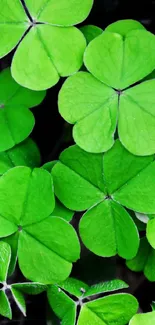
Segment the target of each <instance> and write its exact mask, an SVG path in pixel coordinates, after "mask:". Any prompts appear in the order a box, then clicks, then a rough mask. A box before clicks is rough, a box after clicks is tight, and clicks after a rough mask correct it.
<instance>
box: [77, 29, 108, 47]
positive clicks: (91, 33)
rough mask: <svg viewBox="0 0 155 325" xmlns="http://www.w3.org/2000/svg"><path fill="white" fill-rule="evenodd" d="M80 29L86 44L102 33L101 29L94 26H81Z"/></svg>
mask: <svg viewBox="0 0 155 325" xmlns="http://www.w3.org/2000/svg"><path fill="white" fill-rule="evenodd" d="M80 29H81V32H82V33H83V35H84V37H85V38H86V41H87V44H89V43H90V42H91V41H92V40H93V39H94V38H96V37H97V36H99V35H101V34H102V33H103V29H101V28H100V27H97V26H94V25H86V26H82V27H81V28H80Z"/></svg>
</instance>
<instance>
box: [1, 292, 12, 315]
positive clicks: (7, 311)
mask: <svg viewBox="0 0 155 325" xmlns="http://www.w3.org/2000/svg"><path fill="white" fill-rule="evenodd" d="M0 315H2V316H4V317H7V318H9V319H12V312H11V307H10V303H9V300H8V298H7V296H6V294H5V292H4V291H2V290H0Z"/></svg>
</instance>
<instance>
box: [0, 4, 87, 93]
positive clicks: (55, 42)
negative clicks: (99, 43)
mask: <svg viewBox="0 0 155 325" xmlns="http://www.w3.org/2000/svg"><path fill="white" fill-rule="evenodd" d="M25 5H26V7H27V9H28V12H29V15H30V17H31V21H30V20H29V17H28V16H27V15H26V13H25V10H24V7H23V5H22V4H21V2H20V1H19V0H13V1H12V4H11V6H10V4H9V1H8V0H7V2H6V3H5V4H4V0H2V3H1V7H2V12H3V15H0V28H1V30H0V31H1V35H2V39H1V46H0V57H3V56H5V55H6V54H7V53H8V52H10V51H11V50H12V49H13V48H14V47H15V46H16V45H18V42H19V41H20V40H21V42H20V43H19V46H18V47H17V50H16V51H15V54H14V57H13V62H12V66H11V71H12V75H13V78H14V79H15V80H16V81H17V82H18V83H19V84H21V85H22V86H24V87H27V88H30V89H34V90H43V89H47V88H50V87H51V86H53V85H55V84H56V83H57V82H58V81H59V78H60V76H68V75H71V74H74V73H75V72H76V71H78V70H79V69H80V67H81V66H82V62H83V53H84V50H85V47H86V41H85V38H84V36H83V34H82V33H81V32H80V31H79V30H78V29H77V28H75V27H74V26H73V25H75V24H77V23H80V22H82V21H83V20H84V19H85V18H86V17H87V16H88V14H89V12H90V10H91V8H92V5H93V0H78V1H74V0H70V2H69V4H68V1H67V0H59V3H58V2H57V1H55V0H54V1H46V2H44V0H33V1H30V0H26V1H25ZM1 7H0V8H1ZM12 12H13V14H12ZM26 30H27V33H25V32H26ZM12 35H13V36H12ZM8 40H9V42H8Z"/></svg>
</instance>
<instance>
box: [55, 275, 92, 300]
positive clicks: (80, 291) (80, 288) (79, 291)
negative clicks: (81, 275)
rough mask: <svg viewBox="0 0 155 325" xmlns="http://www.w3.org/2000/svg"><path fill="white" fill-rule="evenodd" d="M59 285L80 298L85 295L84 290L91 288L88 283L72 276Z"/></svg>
mask: <svg viewBox="0 0 155 325" xmlns="http://www.w3.org/2000/svg"><path fill="white" fill-rule="evenodd" d="M59 286H60V287H61V288H62V289H64V290H65V291H67V292H68V293H70V294H71V295H73V296H75V297H78V298H80V297H81V296H84V292H87V290H89V286H88V285H87V284H86V283H84V282H82V281H80V280H77V279H74V278H71V277H70V278H68V279H66V280H65V281H64V282H62V283H60V284H59Z"/></svg>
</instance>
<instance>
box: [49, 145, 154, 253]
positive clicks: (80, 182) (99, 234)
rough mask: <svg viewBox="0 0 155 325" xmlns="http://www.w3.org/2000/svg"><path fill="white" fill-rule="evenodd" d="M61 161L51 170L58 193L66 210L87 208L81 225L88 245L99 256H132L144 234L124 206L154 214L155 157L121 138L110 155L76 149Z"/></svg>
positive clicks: (68, 151) (75, 147)
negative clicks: (132, 148)
mask: <svg viewBox="0 0 155 325" xmlns="http://www.w3.org/2000/svg"><path fill="white" fill-rule="evenodd" d="M59 160H60V161H59V162H58V163H57V164H56V165H55V166H54V167H53V169H52V175H53V179H54V188H55V194H56V196H57V197H58V199H59V200H60V201H61V202H62V203H63V204H64V205H65V206H66V207H67V208H69V209H73V210H74V211H84V210H87V211H86V213H85V214H84V215H83V217H82V219H81V221H80V226H79V230H80V236H81V238H82V241H83V243H84V244H85V246H86V247H87V248H89V249H90V250H91V251H92V252H93V253H95V254H97V255H99V256H105V257H106V256H107V257H108V256H113V255H115V254H116V253H118V254H119V255H120V256H121V257H123V258H127V259H130V258H133V257H134V256H135V255H136V253H137V250H138V246H139V236H138V231H137V228H136V226H135V224H134V221H133V219H132V218H131V216H130V214H129V212H127V210H125V209H124V207H123V206H125V207H126V208H128V209H131V210H134V211H137V212H141V213H148V214H151V213H154V212H155V200H154V191H155V183H154V179H153V178H152V174H153V173H154V171H155V161H154V156H147V157H138V156H134V155H132V154H131V153H129V152H128V151H127V150H126V149H125V148H124V147H123V146H122V145H121V143H120V141H119V140H117V141H116V142H115V144H114V146H113V148H112V149H110V150H109V151H108V152H107V153H105V154H91V153H88V152H85V151H83V150H82V149H80V148H79V147H78V146H76V145H74V146H71V147H70V148H68V149H66V150H64V152H62V154H61V155H60V158H59ZM129 233H130V236H129Z"/></svg>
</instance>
